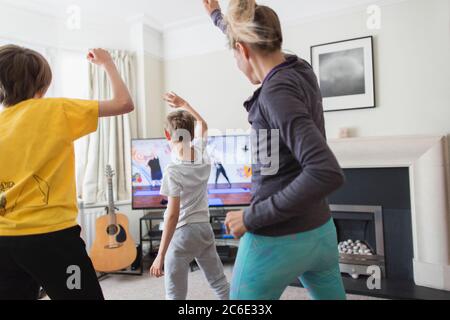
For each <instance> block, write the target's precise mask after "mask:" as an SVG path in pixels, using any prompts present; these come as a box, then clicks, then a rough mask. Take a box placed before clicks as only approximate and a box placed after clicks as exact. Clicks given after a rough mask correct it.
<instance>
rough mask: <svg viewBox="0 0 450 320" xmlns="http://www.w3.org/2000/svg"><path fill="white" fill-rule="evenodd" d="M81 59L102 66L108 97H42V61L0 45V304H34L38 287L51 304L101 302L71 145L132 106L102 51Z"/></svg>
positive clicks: (46, 79)
mask: <svg viewBox="0 0 450 320" xmlns="http://www.w3.org/2000/svg"><path fill="white" fill-rule="evenodd" d="M88 59H89V61H90V62H91V63H94V64H97V65H99V66H102V67H104V69H105V71H106V73H107V74H108V76H109V79H110V82H111V85H112V89H113V94H114V98H113V99H112V100H109V101H100V102H99V101H84V100H75V99H46V98H44V95H45V93H46V91H47V89H48V88H49V86H50V83H51V80H52V72H51V69H50V67H49V64H48V63H47V61H46V60H45V58H44V57H43V56H42V55H40V54H39V53H37V52H35V51H33V50H29V49H26V48H21V47H18V46H13V45H8V46H3V47H0V104H1V105H3V108H1V109H0V300H3V299H36V298H37V297H38V293H39V288H40V287H41V286H42V287H43V288H44V289H45V291H46V292H47V294H48V295H49V296H50V298H52V299H103V294H102V291H101V288H100V286H99V284H98V280H97V277H96V273H95V271H94V268H93V266H92V262H91V260H90V259H89V257H88V255H87V253H86V250H85V244H84V242H83V240H82V239H81V238H80V227H79V226H78V224H77V213H78V209H77V203H76V189H75V164H74V147H73V142H74V141H75V140H77V139H78V138H80V137H82V136H85V135H87V134H89V133H92V132H94V131H96V130H97V123H98V118H99V117H108V116H115V115H121V114H125V113H128V112H131V111H132V110H133V108H134V106H133V102H132V99H131V97H130V94H129V91H128V89H127V87H126V86H125V84H124V82H123V81H122V79H121V77H120V75H119V73H118V71H117V69H116V66H115V65H114V62H113V61H112V59H111V56H110V55H109V53H108V52H107V51H105V50H103V49H93V50H90V51H89V54H88ZM74 274H77V275H80V279H76V280H77V281H70V279H71V278H70V277H71V276H73V275H74ZM78 280H79V281H78ZM71 283H72V284H73V285H68V284H71ZM78 284H79V285H78Z"/></svg>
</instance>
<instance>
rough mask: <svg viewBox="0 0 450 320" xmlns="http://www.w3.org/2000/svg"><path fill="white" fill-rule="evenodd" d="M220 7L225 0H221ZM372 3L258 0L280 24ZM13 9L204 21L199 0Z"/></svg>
mask: <svg viewBox="0 0 450 320" xmlns="http://www.w3.org/2000/svg"><path fill="white" fill-rule="evenodd" d="M220 2H221V3H222V6H223V7H226V6H227V2H228V1H227V0H221V1H220ZM374 2H376V0H260V1H259V3H261V4H268V5H270V6H271V7H273V8H274V9H275V10H276V11H277V12H278V13H279V15H280V17H281V19H282V20H283V21H291V20H295V19H301V18H305V17H313V16H316V15H321V14H327V13H330V12H336V11H339V10H346V9H349V8H351V7H357V6H361V5H368V4H372V3H374ZM1 3H7V4H10V5H13V6H16V7H21V8H26V9H31V10H37V11H39V12H45V13H49V14H53V15H59V16H62V15H64V14H66V10H67V8H68V7H69V6H71V5H78V6H79V7H80V8H81V9H82V13H83V14H85V17H88V19H89V20H93V19H98V21H104V20H105V19H108V20H112V19H113V20H114V19H115V20H117V19H119V20H122V21H128V20H130V19H133V18H136V17H138V16H145V17H147V19H148V20H150V21H153V22H154V24H155V25H156V26H158V27H159V28H161V29H164V28H168V27H170V26H173V25H176V24H180V23H184V22H187V21H196V20H197V19H198V20H200V19H204V18H205V12H204V8H203V4H202V0H0V4H1Z"/></svg>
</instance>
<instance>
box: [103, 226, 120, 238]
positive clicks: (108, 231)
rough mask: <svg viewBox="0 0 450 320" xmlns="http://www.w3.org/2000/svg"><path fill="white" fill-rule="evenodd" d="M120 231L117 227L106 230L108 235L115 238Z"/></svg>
mask: <svg viewBox="0 0 450 320" xmlns="http://www.w3.org/2000/svg"><path fill="white" fill-rule="evenodd" d="M118 231H119V228H118V227H117V226H115V225H110V226H109V227H108V229H107V230H106V232H107V233H108V235H110V236H114V235H116V234H117V232H118Z"/></svg>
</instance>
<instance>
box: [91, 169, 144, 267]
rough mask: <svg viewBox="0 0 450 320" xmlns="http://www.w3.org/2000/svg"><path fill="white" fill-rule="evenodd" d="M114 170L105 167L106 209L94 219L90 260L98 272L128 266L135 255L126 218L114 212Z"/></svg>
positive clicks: (134, 246) (134, 247)
mask: <svg viewBox="0 0 450 320" xmlns="http://www.w3.org/2000/svg"><path fill="white" fill-rule="evenodd" d="M113 177H114V171H113V170H112V168H111V166H109V165H108V166H107V167H106V178H107V179H108V209H107V214H106V215H105V216H102V217H100V218H99V219H97V221H96V226H95V231H96V232H95V241H94V245H93V246H92V249H91V254H90V257H91V260H92V263H93V264H94V268H95V270H96V271H98V272H105V273H110V272H117V271H121V270H125V269H127V268H128V267H130V266H131V265H132V264H133V262H134V261H135V260H136V257H137V249H136V243H135V242H134V239H133V238H132V236H131V235H130V232H129V221H128V218H127V217H126V216H125V215H124V214H121V213H116V208H115V205H114V193H113Z"/></svg>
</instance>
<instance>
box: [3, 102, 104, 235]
mask: <svg viewBox="0 0 450 320" xmlns="http://www.w3.org/2000/svg"><path fill="white" fill-rule="evenodd" d="M97 125H98V102H97V101H84V100H73V99H31V100H27V101H23V102H21V103H19V104H17V105H15V106H13V107H9V108H6V109H4V110H3V111H0V236H24V235H36V234H44V233H50V232H55V231H61V230H64V229H67V228H71V227H74V226H76V225H77V215H78V209H77V200H76V186H75V153H74V145H73V142H74V141H75V140H77V139H78V138H81V137H82V136H85V135H87V134H89V133H91V132H94V131H96V130H97Z"/></svg>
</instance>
